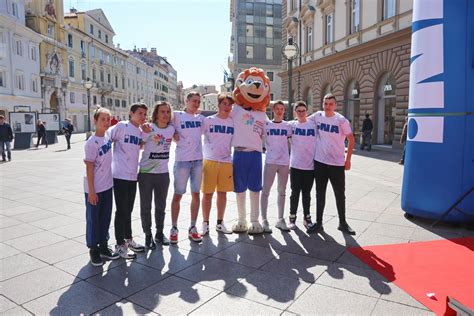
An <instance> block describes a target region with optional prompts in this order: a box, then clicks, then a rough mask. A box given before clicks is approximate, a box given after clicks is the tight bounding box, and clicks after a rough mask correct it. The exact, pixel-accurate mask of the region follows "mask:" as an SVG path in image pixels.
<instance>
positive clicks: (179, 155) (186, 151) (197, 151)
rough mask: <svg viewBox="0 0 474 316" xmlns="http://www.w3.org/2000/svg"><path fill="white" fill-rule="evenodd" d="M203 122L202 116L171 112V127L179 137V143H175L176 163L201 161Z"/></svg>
mask: <svg viewBox="0 0 474 316" xmlns="http://www.w3.org/2000/svg"><path fill="white" fill-rule="evenodd" d="M203 120H204V116H203V115H201V114H196V115H193V114H189V113H186V112H184V111H174V112H173V126H174V128H175V129H176V132H178V135H179V141H178V142H177V143H176V159H175V160H176V161H193V160H202V141H201V135H202V132H203V127H202V125H203V124H202V122H203Z"/></svg>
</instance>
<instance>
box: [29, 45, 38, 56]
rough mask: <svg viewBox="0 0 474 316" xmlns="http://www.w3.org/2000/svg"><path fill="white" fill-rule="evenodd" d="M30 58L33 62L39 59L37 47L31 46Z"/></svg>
mask: <svg viewBox="0 0 474 316" xmlns="http://www.w3.org/2000/svg"><path fill="white" fill-rule="evenodd" d="M30 58H31V60H36V59H37V57H36V46H34V44H31V46H30Z"/></svg>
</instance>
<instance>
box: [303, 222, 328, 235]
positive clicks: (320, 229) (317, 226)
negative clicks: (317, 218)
mask: <svg viewBox="0 0 474 316" xmlns="http://www.w3.org/2000/svg"><path fill="white" fill-rule="evenodd" d="M314 232H318V233H322V232H324V228H323V223H318V222H316V223H315V224H314V225H311V227H309V228H308V229H307V230H306V233H307V234H312V233H314Z"/></svg>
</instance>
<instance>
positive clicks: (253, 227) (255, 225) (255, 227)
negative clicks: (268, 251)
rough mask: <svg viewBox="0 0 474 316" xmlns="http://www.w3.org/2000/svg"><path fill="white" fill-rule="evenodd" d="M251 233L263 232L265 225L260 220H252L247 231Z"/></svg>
mask: <svg viewBox="0 0 474 316" xmlns="http://www.w3.org/2000/svg"><path fill="white" fill-rule="evenodd" d="M247 233H249V234H251V235H252V234H261V233H263V227H262V225H260V223H259V222H251V223H250V226H249V229H248V231H247Z"/></svg>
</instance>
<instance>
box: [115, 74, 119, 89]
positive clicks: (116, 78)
mask: <svg viewBox="0 0 474 316" xmlns="http://www.w3.org/2000/svg"><path fill="white" fill-rule="evenodd" d="M115 88H118V76H115Z"/></svg>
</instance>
